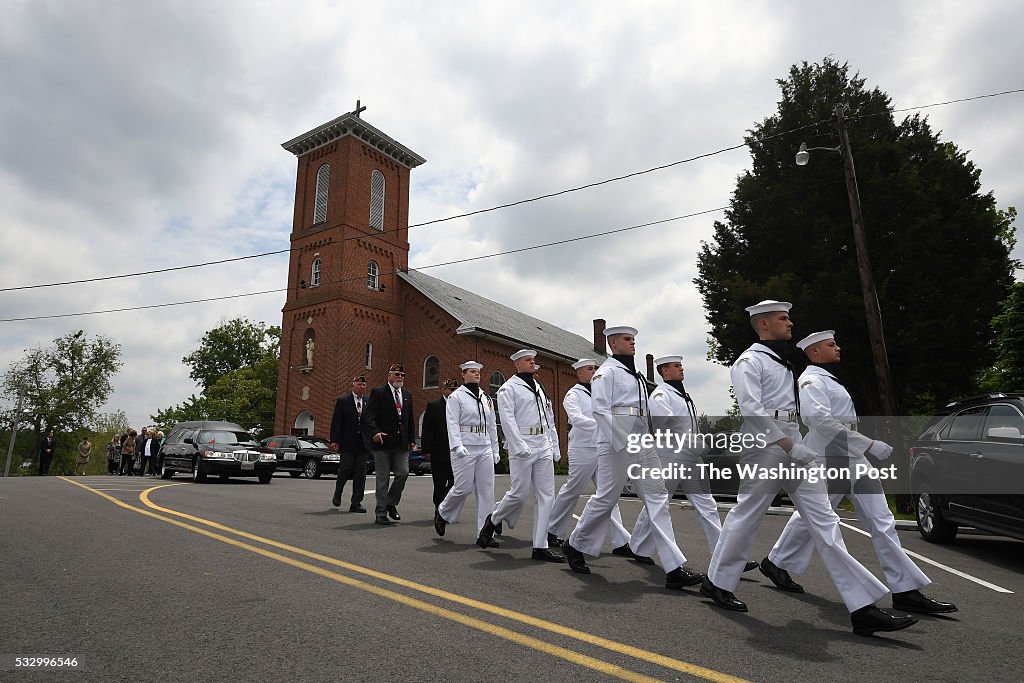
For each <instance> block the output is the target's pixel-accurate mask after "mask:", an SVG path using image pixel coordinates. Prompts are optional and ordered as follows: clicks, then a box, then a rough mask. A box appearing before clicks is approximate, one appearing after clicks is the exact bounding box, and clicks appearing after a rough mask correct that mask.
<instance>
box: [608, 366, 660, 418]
mask: <svg viewBox="0 0 1024 683" xmlns="http://www.w3.org/2000/svg"><path fill="white" fill-rule="evenodd" d="M612 358H614V359H615V360H617V361H619V362H620V363H622V364H623V365H625V366H626V369H627V370H629V373H630V374H631V375H633V377H634V378H636V384H637V390H636V395H637V401H638V402H639V403H638V407H639V408H640V409H641V410H643V411H644V415H646V416H647V428H648V429H649V430H650V432H651V433H652V434H653V433H654V423H653V422H652V421H651V411H650V405H649V404H648V399H649V398H650V393H649V392H648V390H647V378H646V377H644V376H643V375H641V374H640V373H639V372H637V371H636V364H635V363H634V361H635V360H636V356H627V355H625V354H622V353H613V354H612Z"/></svg>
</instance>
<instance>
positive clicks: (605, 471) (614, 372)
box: [562, 326, 704, 590]
mask: <svg viewBox="0 0 1024 683" xmlns="http://www.w3.org/2000/svg"><path fill="white" fill-rule="evenodd" d="M604 333H605V336H606V337H607V338H608V345H609V346H610V348H611V351H612V357H611V358H609V359H608V360H606V361H605V362H604V363H603V364H602V365H601V367H600V368H599V369H598V371H597V374H595V375H594V377H593V379H592V380H591V389H592V393H593V407H594V419H595V420H596V421H597V426H598V439H597V441H598V447H597V448H598V451H597V460H598V465H597V466H598V474H597V493H596V494H594V495H593V496H592V497H591V498H590V500H588V501H587V504H586V506H585V507H584V508H583V514H582V515H580V521H579V523H578V524H577V525H576V529H574V530H573V532H572V535H571V536H570V537H569V538H568V539H567V540H566V542H565V544H564V545H563V546H562V547H563V549H564V550H565V556H566V559H567V560H568V561H569V568H570V569H572V570H573V571H574V572H579V573H580V574H589V573H590V567H588V566H587V562H586V558H585V557H584V554H586V555H591V556H593V557H597V556H598V555H600V554H601V549H602V547H603V546H604V541H605V536H606V535H607V533H608V520H609V518H610V516H611V514H612V510H613V509H614V507H615V504H616V502H618V500H619V496H620V495H621V494H622V487H623V485H624V484H625V483H626V481H627V480H628V479H633V482H634V485H635V486H636V491H637V495H639V496H640V499H641V500H642V501H643V503H644V507H645V508H646V509H647V513H648V515H650V518H651V524H652V526H653V527H654V532H653V535H654V543H655V547H656V549H657V553H658V558H659V559H660V560H661V566H662V569H664V570H665V572H666V574H665V587H666V588H672V589H677V590H678V589H681V588H683V587H684V586H694V585H697V584H698V583H700V582H701V580H702V579H703V578H704V577H703V575H702V574H700V573H699V572H696V571H694V570H692V569H690V568H688V567H686V566H684V564H685V562H686V557H685V556H684V555H683V553H682V551H681V550H680V549H679V546H678V545H676V540H675V532H673V530H672V518H671V516H670V514H669V506H668V502H669V498H668V492H667V491H666V490H665V485H664V484H663V483H662V481H661V479H659V478H655V477H651V476H649V475H648V473H649V472H650V471H651V470H660V469H661V462H660V461H659V460H658V454H657V453H656V452H655V451H654V449H653V447H644V445H643V444H642V443H641V442H640V441H639V438H641V437H643V436H644V435H651V432H652V431H653V428H652V423H651V415H650V410H649V405H648V394H647V380H646V379H644V377H643V376H642V375H640V374H639V373H638V372H637V371H636V368H635V366H634V364H633V361H634V356H635V355H636V333H637V331H636V329H635V328H633V327H625V326H623V327H609V328H607V329H605V331H604ZM652 438H653V436H652ZM630 470H633V472H632V474H631V472H630Z"/></svg>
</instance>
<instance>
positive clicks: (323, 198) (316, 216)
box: [313, 164, 331, 225]
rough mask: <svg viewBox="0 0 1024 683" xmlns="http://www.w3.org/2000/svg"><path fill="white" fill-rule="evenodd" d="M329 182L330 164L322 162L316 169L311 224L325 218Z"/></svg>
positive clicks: (323, 220) (322, 220) (320, 221)
mask: <svg viewBox="0 0 1024 683" xmlns="http://www.w3.org/2000/svg"><path fill="white" fill-rule="evenodd" d="M330 183H331V165H330V164H323V165H322V166H320V168H318V169H317V171H316V192H315V194H314V199H313V225H316V224H318V223H323V222H325V221H326V220H327V195H328V189H329V185H330Z"/></svg>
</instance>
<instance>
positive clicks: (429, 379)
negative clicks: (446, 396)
mask: <svg viewBox="0 0 1024 683" xmlns="http://www.w3.org/2000/svg"><path fill="white" fill-rule="evenodd" d="M440 376H441V364H440V363H439V362H438V360H437V356H427V359H426V360H425V361H423V388H424V389H436V388H437V386H438V385H437V381H438V378H439V377H440Z"/></svg>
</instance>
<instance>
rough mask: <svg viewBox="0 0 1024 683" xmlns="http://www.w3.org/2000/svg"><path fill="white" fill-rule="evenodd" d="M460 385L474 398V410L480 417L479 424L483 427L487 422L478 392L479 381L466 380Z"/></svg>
mask: <svg viewBox="0 0 1024 683" xmlns="http://www.w3.org/2000/svg"><path fill="white" fill-rule="evenodd" d="M462 386H464V387H466V389H468V390H469V393H470V394H472V395H473V398H475V399H476V412H477V415H478V416H479V417H480V426H481V427H483V426H485V425H486V424H487V421H486V418H485V417H484V402H483V399H482V398H481V394H480V383H479V382H466V383H465V384H463V385H462Z"/></svg>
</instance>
